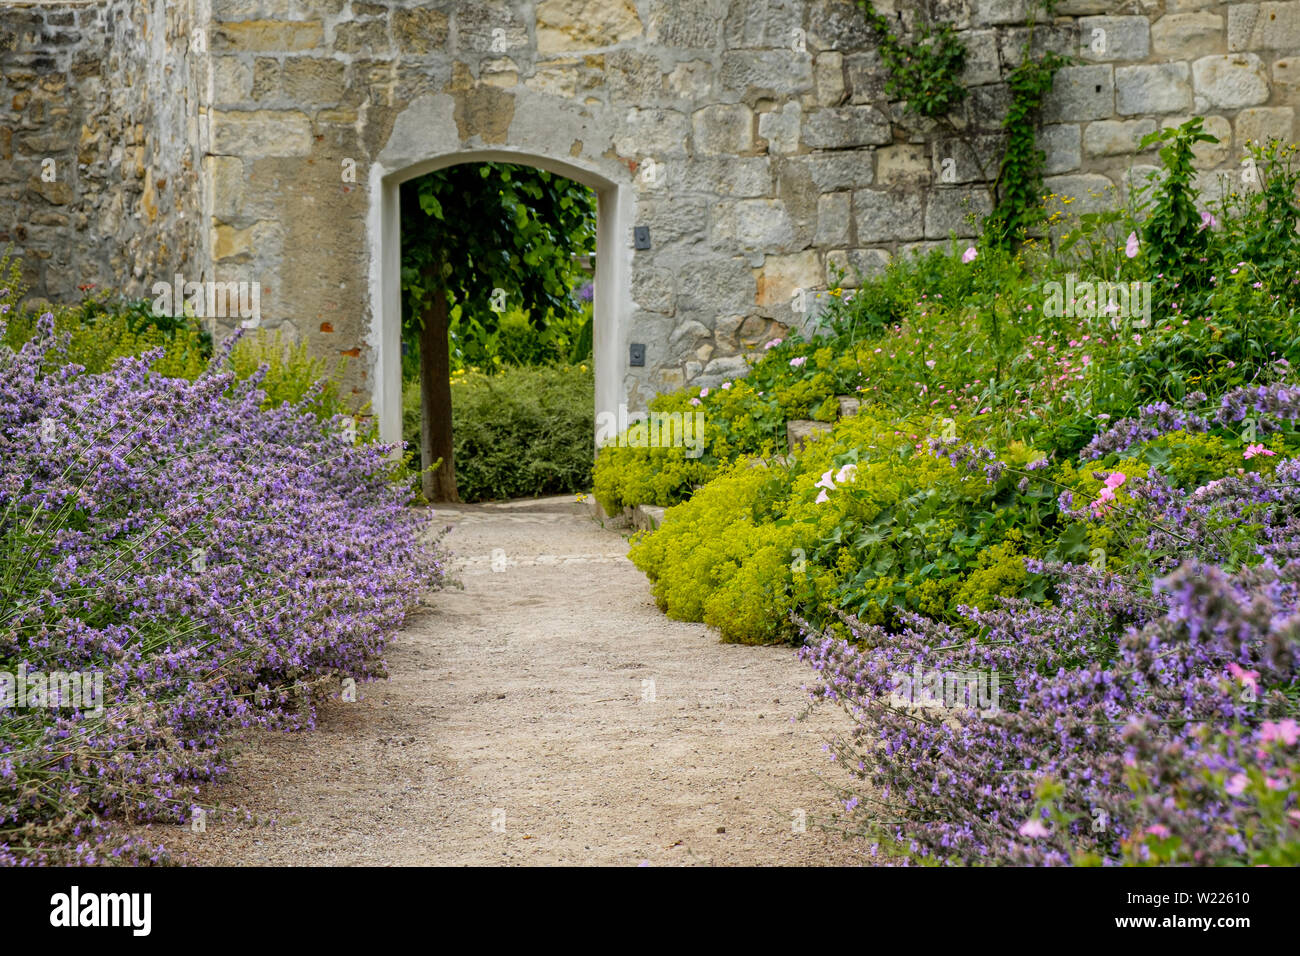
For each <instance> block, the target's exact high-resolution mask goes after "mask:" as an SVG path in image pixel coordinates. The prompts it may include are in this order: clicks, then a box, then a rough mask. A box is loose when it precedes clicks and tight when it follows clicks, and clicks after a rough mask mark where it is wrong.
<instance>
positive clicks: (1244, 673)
mask: <svg viewBox="0 0 1300 956" xmlns="http://www.w3.org/2000/svg"><path fill="white" fill-rule="evenodd" d="M1228 673H1229V674H1231V675H1232V676H1233V677H1235V678H1237V680H1239V681H1241V682H1242V683H1243V684H1245V685H1246V686H1247V687H1255V688H1258V687H1259V671H1248V670H1246V669H1244V668H1243V667H1242V666H1241V665H1240V664H1238V663H1237V662H1236V661H1233V662H1232V663H1231V664H1229V665H1228Z"/></svg>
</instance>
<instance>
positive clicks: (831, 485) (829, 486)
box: [813, 471, 835, 491]
mask: <svg viewBox="0 0 1300 956" xmlns="http://www.w3.org/2000/svg"><path fill="white" fill-rule="evenodd" d="M813 487H814V488H825V489H826V490H827V491H834V490H835V482H834V480H833V479H832V478H831V473H830V472H829V471H828V472H826V473H825V474H824V475H822V480H821V481H819V482H817V484H815V485H813Z"/></svg>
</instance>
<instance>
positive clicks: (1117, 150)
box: [1083, 119, 1156, 156]
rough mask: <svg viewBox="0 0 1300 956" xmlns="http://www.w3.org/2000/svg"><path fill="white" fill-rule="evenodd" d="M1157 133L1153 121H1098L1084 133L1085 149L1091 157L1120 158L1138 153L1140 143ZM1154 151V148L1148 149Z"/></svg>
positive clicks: (1090, 124) (1091, 124) (1089, 125)
mask: <svg viewBox="0 0 1300 956" xmlns="http://www.w3.org/2000/svg"><path fill="white" fill-rule="evenodd" d="M1155 131H1156V121H1155V120H1153V119H1139V120H1098V121H1097V122H1095V123H1089V124H1088V128H1087V129H1086V130H1084V132H1083V149H1084V152H1086V153H1087V154H1088V155H1089V156H1120V155H1123V154H1125V153H1136V152H1137V151H1138V141H1139V140H1140V139H1141V138H1142V137H1143V136H1146V135H1147V134H1148V133H1154V132H1155ZM1147 148H1148V149H1152V148H1153V147H1150V146H1149V147H1147Z"/></svg>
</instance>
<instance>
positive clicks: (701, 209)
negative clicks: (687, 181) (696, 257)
mask: <svg viewBox="0 0 1300 956" xmlns="http://www.w3.org/2000/svg"><path fill="white" fill-rule="evenodd" d="M636 215H637V225H640V226H649V227H650V241H651V243H653V246H654V248H656V249H659V248H662V247H663V246H668V245H672V244H673V243H676V242H687V243H691V242H698V241H700V240H703V238H704V226H705V221H706V219H707V216H708V201H707V200H705V199H703V198H702V197H698V196H693V197H689V198H673V199H667V198H663V199H659V198H649V199H647V198H641V199H638V200H637V204H636Z"/></svg>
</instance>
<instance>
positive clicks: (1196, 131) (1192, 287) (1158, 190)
mask: <svg viewBox="0 0 1300 956" xmlns="http://www.w3.org/2000/svg"><path fill="white" fill-rule="evenodd" d="M1218 141H1219V139H1218V137H1217V136H1214V135H1213V134H1211V133H1207V132H1206V131H1205V130H1204V129H1203V128H1202V120H1201V117H1199V116H1197V117H1194V118H1192V119H1190V120H1188V121H1187V122H1186V123H1184V124H1183V125H1182V126H1179V127H1177V128H1174V127H1166V128H1164V129H1159V130H1156V131H1155V132H1154V133H1148V134H1147V135H1146V136H1144V137H1142V140H1141V142H1140V143H1139V144H1138V149H1139V150H1143V149H1146V148H1147V147H1148V146H1151V145H1153V144H1155V143H1164V144H1165V145H1164V146H1163V147H1161V149H1160V159H1161V160H1162V161H1163V162H1164V166H1165V174H1164V177H1163V179H1161V180H1160V182H1159V183H1158V184H1157V186H1156V187H1155V201H1154V203H1153V205H1152V207H1151V211H1150V215H1149V216H1148V217H1147V220H1146V222H1145V223H1143V225H1142V249H1141V255H1142V260H1143V263H1144V264H1145V265H1146V267H1147V271H1148V273H1149V274H1150V275H1152V276H1161V277H1162V278H1163V279H1164V282H1163V283H1162V288H1165V289H1173V288H1174V287H1175V286H1174V283H1177V288H1178V290H1179V292H1178V294H1179V295H1184V294H1186V293H1188V292H1194V291H1196V290H1199V289H1201V288H1203V287H1204V285H1205V283H1206V281H1207V279H1208V276H1209V261H1208V256H1207V251H1208V249H1209V234H1208V232H1207V231H1206V229H1205V228H1204V225H1205V224H1204V221H1203V220H1202V219H1201V214H1200V212H1199V211H1198V210H1197V208H1196V188H1195V186H1193V185H1192V177H1193V176H1194V175H1195V174H1196V170H1195V169H1194V168H1193V167H1192V159H1193V153H1192V148H1193V147H1194V146H1195V145H1196V144H1197V143H1217V142H1218ZM1166 294H1167V293H1166Z"/></svg>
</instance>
